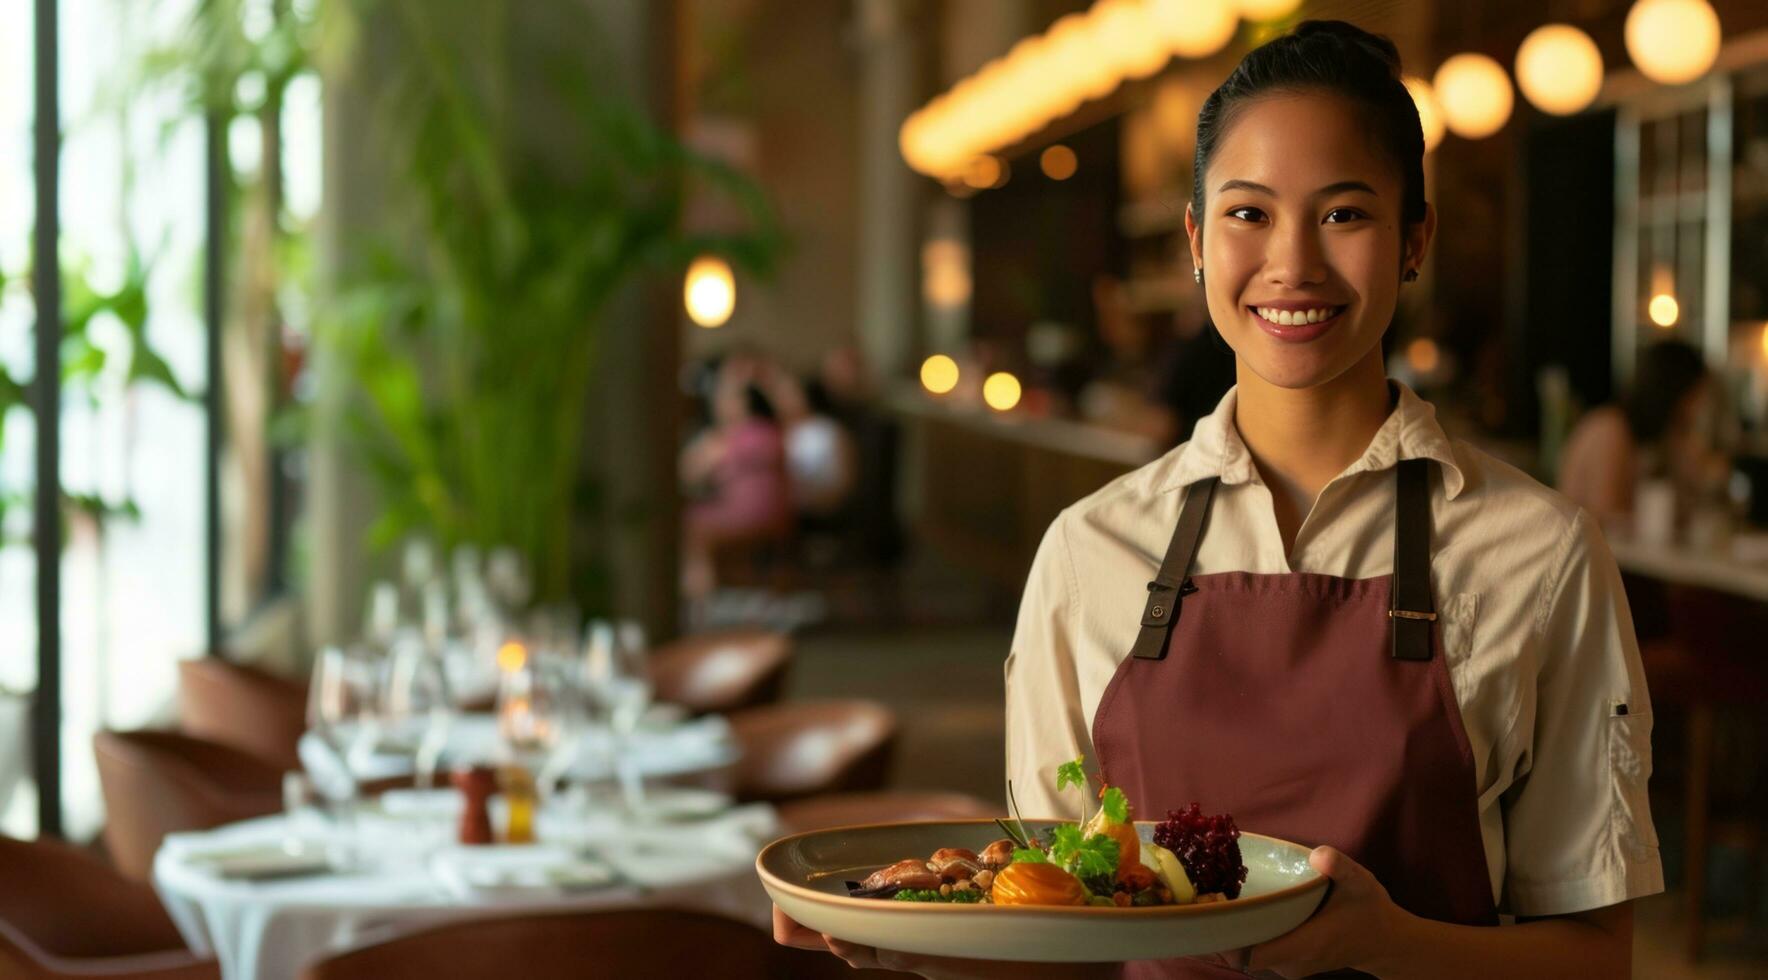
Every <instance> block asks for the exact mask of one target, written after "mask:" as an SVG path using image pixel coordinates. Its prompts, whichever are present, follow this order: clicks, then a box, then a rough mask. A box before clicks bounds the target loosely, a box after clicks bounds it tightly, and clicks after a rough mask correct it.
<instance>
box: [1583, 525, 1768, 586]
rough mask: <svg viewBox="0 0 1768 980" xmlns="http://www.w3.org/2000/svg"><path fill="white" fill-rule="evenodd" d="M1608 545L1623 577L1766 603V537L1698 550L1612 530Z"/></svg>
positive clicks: (1742, 537)
mask: <svg viewBox="0 0 1768 980" xmlns="http://www.w3.org/2000/svg"><path fill="white" fill-rule="evenodd" d="M1608 545H1609V549H1610V550H1611V551H1613V552H1614V556H1615V562H1616V564H1618V565H1620V567H1621V570H1622V571H1624V572H1628V573H1631V574H1633V575H1637V576H1640V577H1642V578H1649V579H1655V580H1657V581H1660V582H1664V583H1667V584H1670V585H1679V586H1685V587H1690V588H1699V589H1708V590H1711V591H1714V592H1721V593H1725V594H1727V595H1730V596H1734V597H1736V598H1740V599H1746V600H1750V601H1754V602H1761V603H1768V532H1762V531H1753V532H1748V533H1742V534H1736V535H1731V536H1727V537H1724V538H1722V539H1720V540H1718V541H1715V542H1713V543H1712V544H1711V545H1710V546H1707V547H1697V546H1695V545H1694V544H1691V543H1689V542H1686V541H1682V540H1676V539H1672V540H1669V541H1652V540H1645V539H1642V538H1640V537H1638V536H1635V535H1632V534H1628V533H1625V532H1623V531H1616V530H1610V532H1609V534H1608Z"/></svg>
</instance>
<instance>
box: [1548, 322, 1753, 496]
mask: <svg viewBox="0 0 1768 980" xmlns="http://www.w3.org/2000/svg"><path fill="white" fill-rule="evenodd" d="M1718 394H1719V391H1718V386H1717V385H1716V384H1715V383H1714V380H1713V377H1712V375H1711V373H1710V372H1708V370H1707V366H1706V363H1705V361H1704V360H1702V358H1701V354H1700V351H1698V350H1696V349H1695V348H1694V347H1692V346H1690V345H1689V344H1687V343H1685V342H1683V341H1680V340H1665V341H1660V342H1659V343H1656V344H1653V345H1652V346H1651V347H1648V348H1646V349H1645V350H1644V351H1643V352H1641V354H1640V355H1639V363H1638V367H1637V370H1636V372H1635V374H1634V377H1633V384H1632V386H1631V387H1630V388H1629V390H1628V391H1627V393H1626V394H1625V395H1624V396H1623V397H1622V398H1621V399H1620V400H1619V401H1618V402H1616V403H1614V404H1609V405H1603V406H1601V407H1598V408H1595V409H1592V410H1590V411H1589V412H1587V413H1585V415H1584V417H1583V418H1581V419H1579V420H1578V424H1577V426H1576V427H1575V428H1573V429H1572V434H1571V436H1570V437H1569V438H1568V439H1567V440H1566V447H1565V456H1564V459H1563V461H1562V462H1561V464H1560V470H1559V491H1560V492H1561V493H1563V494H1565V495H1566V496H1567V497H1569V498H1571V499H1572V500H1573V501H1574V502H1575V503H1578V504H1580V505H1582V506H1583V507H1584V508H1586V509H1587V510H1589V511H1590V512H1591V513H1592V514H1595V515H1596V517H1597V518H1598V519H1600V520H1601V521H1602V522H1603V524H1604V525H1607V526H1615V525H1617V524H1625V523H1627V522H1630V521H1631V520H1632V516H1633V497H1634V491H1635V490H1636V489H1637V487H1638V485H1639V482H1640V481H1641V480H1646V479H1667V480H1669V481H1670V482H1671V483H1672V484H1674V485H1675V487H1676V489H1677V492H1678V494H1679V495H1680V496H1681V497H1682V498H1683V499H1685V500H1692V499H1698V498H1699V497H1701V496H1704V495H1706V494H1708V493H1710V492H1712V490H1713V489H1714V488H1715V487H1717V486H1718V485H1719V484H1721V483H1722V482H1723V481H1724V480H1725V478H1726V476H1727V475H1728V474H1729V472H1730V463H1729V462H1728V461H1727V459H1726V458H1725V456H1724V455H1723V454H1722V453H1720V452H1719V451H1718V449H1717V448H1716V446H1715V445H1714V443H1715V439H1714V429H1715V426H1714V424H1713V415H1714V412H1715V411H1716V410H1717V407H1718Z"/></svg>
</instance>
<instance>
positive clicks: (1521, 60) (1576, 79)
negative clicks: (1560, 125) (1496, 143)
mask: <svg viewBox="0 0 1768 980" xmlns="http://www.w3.org/2000/svg"><path fill="white" fill-rule="evenodd" d="M1516 87H1517V88H1520V89H1522V94H1523V95H1524V96H1526V97H1527V98H1528V100H1529V101H1530V102H1532V103H1534V104H1535V108H1537V109H1540V110H1541V111H1542V112H1548V113H1552V114H1553V115H1556V116H1569V115H1571V114H1573V113H1575V112H1582V111H1583V110H1584V108H1585V107H1586V106H1588V105H1589V104H1590V103H1591V102H1594V101H1595V100H1596V93H1597V92H1599V91H1601V89H1602V52H1600V51H1598V50H1597V49H1596V42H1595V41H1592V40H1590V35H1588V34H1585V33H1584V32H1583V31H1580V30H1578V29H1577V28H1575V27H1573V26H1571V25H1570V24H1547V25H1545V26H1543V27H1537V28H1535V30H1534V31H1532V32H1531V33H1530V34H1529V36H1528V37H1526V38H1523V42H1522V47H1520V48H1518V49H1517V50H1516Z"/></svg>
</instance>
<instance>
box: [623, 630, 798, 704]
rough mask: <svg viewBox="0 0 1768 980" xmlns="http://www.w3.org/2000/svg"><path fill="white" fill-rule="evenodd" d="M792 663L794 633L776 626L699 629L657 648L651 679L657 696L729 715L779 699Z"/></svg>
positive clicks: (661, 698)
mask: <svg viewBox="0 0 1768 980" xmlns="http://www.w3.org/2000/svg"><path fill="white" fill-rule="evenodd" d="M791 665H792V638H791V637H789V636H787V635H786V634H784V633H781V632H778V631H776V630H767V629H729V630H715V631H712V632H707V633H697V634H694V635H692V636H687V637H683V638H682V639H679V640H676V641H675V642H673V643H670V644H667V645H665V646H662V647H659V648H657V650H656V652H655V653H653V654H652V656H651V680H652V683H653V684H654V685H655V687H656V692H657V699H658V700H659V701H668V702H670V703H672V704H679V705H681V706H682V707H684V708H687V709H688V710H689V711H692V712H693V713H694V714H697V715H703V714H710V713H718V714H729V713H730V712H732V711H739V710H741V709H743V708H751V707H754V706H755V705H758V704H771V703H773V702H775V701H778V700H779V699H780V692H781V690H782V689H783V688H784V687H785V684H786V671H787V668H789V667H791Z"/></svg>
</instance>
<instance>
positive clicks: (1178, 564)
mask: <svg viewBox="0 0 1768 980" xmlns="http://www.w3.org/2000/svg"><path fill="white" fill-rule="evenodd" d="M1219 482H1220V480H1219V479H1218V478H1217V477H1213V476H1212V477H1210V478H1209V479H1207V480H1202V481H1200V482H1197V483H1193V484H1192V485H1191V486H1190V488H1189V489H1187V490H1186V491H1185V506H1184V509H1183V510H1181V511H1179V523H1178V526H1176V527H1174V528H1173V537H1172V541H1170V542H1169V543H1168V544H1167V546H1166V557H1165V558H1164V559H1162V560H1161V562H1160V571H1158V572H1156V573H1155V575H1154V581H1152V582H1149V583H1148V602H1147V604H1146V605H1144V606H1143V607H1142V629H1141V632H1139V633H1137V634H1136V645H1135V646H1134V647H1132V648H1131V649H1130V654H1131V655H1132V656H1135V657H1139V658H1141V659H1143V660H1159V659H1161V658H1163V657H1165V656H1166V641H1167V637H1168V636H1170V635H1171V634H1172V628H1173V623H1174V622H1176V621H1178V618H1179V603H1180V602H1181V601H1183V599H1184V598H1185V596H1187V595H1190V594H1191V593H1193V592H1196V591H1197V587H1196V586H1194V585H1192V584H1191V561H1192V559H1194V558H1196V557H1197V542H1199V541H1201V540H1203V523H1204V518H1206V517H1207V516H1208V515H1209V502H1210V500H1211V499H1212V498H1214V497H1215V489H1216V484H1217V483H1219Z"/></svg>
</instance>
